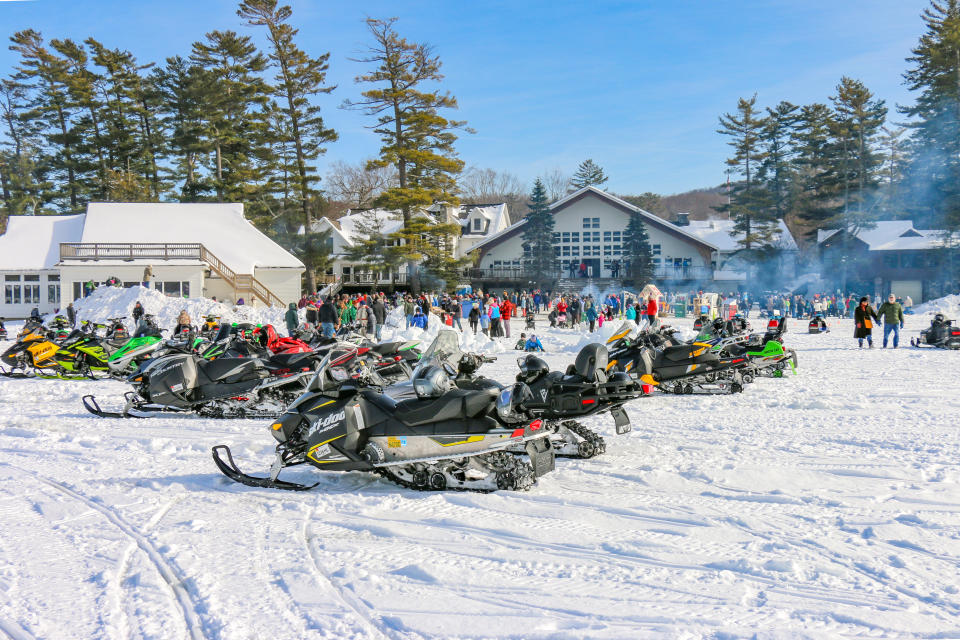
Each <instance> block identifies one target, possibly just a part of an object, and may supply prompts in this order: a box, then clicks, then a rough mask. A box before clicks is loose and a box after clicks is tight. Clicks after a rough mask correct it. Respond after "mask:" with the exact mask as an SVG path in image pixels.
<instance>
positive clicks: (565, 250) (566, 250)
mask: <svg viewBox="0 0 960 640" xmlns="http://www.w3.org/2000/svg"><path fill="white" fill-rule="evenodd" d="M561 255H564V256H569V255H570V245H568V244H565V245H563V253H562V254H561Z"/></svg>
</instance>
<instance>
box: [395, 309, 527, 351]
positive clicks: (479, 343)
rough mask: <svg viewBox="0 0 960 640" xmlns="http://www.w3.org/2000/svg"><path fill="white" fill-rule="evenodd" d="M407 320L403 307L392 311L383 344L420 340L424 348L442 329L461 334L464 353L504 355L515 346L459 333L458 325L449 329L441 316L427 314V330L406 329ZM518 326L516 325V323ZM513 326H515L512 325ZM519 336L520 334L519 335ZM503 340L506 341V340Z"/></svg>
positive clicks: (463, 332)
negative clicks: (441, 319)
mask: <svg viewBox="0 0 960 640" xmlns="http://www.w3.org/2000/svg"><path fill="white" fill-rule="evenodd" d="M406 324H407V320H406V318H405V317H404V315H403V307H397V308H395V309H393V310H391V311H390V312H389V313H388V314H387V321H386V323H385V324H384V327H383V333H382V334H381V338H382V341H383V342H392V341H394V340H419V341H420V343H421V345H422V346H423V347H426V346H427V345H428V344H430V343H431V342H433V339H434V338H436V337H437V333H439V332H440V329H442V328H443V329H453V330H454V331H457V333H459V334H460V348H461V349H462V350H463V351H468V352H470V353H484V354H487V355H489V354H492V353H504V352H506V351H509V350H510V348H511V347H512V346H513V343H512V342H511V344H509V345H508V344H506V342H510V341H509V340H507V341H506V342H503V343H501V342H498V341H496V340H492V339H490V338H488V337H487V336H485V335H483V334H482V333H477V335H473V332H472V331H469V330H467V331H462V332H461V331H458V330H457V327H456V325H454V326H453V327H448V326H446V325H444V324H443V323H442V322H440V318H439V316H436V315H434V314H432V313H430V314H427V328H426V330H424V329H420V328H418V327H410V328H409V329H405V328H404V327H406ZM461 324H463V326H464V328H467V327H468V324H467V321H466V319H462V320H461ZM514 324H516V323H514ZM511 326H513V325H511ZM517 335H518V336H519V334H517ZM503 340H506V339H505V338H504V339H503Z"/></svg>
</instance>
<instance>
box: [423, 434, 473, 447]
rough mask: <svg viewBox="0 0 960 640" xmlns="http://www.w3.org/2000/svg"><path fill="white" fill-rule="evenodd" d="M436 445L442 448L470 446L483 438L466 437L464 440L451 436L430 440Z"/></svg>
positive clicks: (460, 437)
mask: <svg viewBox="0 0 960 640" xmlns="http://www.w3.org/2000/svg"><path fill="white" fill-rule="evenodd" d="M430 439H431V440H433V441H434V442H436V443H437V444H439V445H441V446H444V447H452V446H454V445H458V444H470V443H471V442H480V441H482V440H483V436H467V438H466V439H464V438H463V437H462V436H451V437H447V438H430Z"/></svg>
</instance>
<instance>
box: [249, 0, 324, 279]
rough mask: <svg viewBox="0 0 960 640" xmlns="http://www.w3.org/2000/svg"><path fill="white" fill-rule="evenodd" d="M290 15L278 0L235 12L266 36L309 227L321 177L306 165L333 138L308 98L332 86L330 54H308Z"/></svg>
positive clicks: (310, 272) (279, 113) (279, 115)
mask: <svg viewBox="0 0 960 640" xmlns="http://www.w3.org/2000/svg"><path fill="white" fill-rule="evenodd" d="M292 13H293V12H292V11H291V9H290V7H289V6H286V5H284V6H280V7H277V0H244V1H243V2H241V3H240V8H239V9H238V10H237V15H239V16H240V17H241V18H245V19H246V20H247V23H248V24H250V25H253V26H264V27H266V28H267V34H268V35H267V38H268V40H269V41H270V45H271V47H272V49H271V51H270V54H269V58H270V61H271V63H272V65H273V67H274V68H275V69H276V70H277V74H276V76H275V78H274V83H275V84H274V90H273V95H274V96H275V97H276V98H277V99H278V100H279V105H278V106H277V107H276V108H275V109H274V110H273V113H274V115H275V117H276V119H277V120H278V121H279V124H280V126H281V128H283V129H285V130H287V131H288V132H289V140H290V141H291V142H292V144H293V150H294V151H295V160H296V164H295V167H294V168H295V176H296V193H297V196H298V199H299V201H300V210H301V212H302V216H303V224H304V225H305V227H306V228H307V229H310V228H311V227H312V225H313V219H312V218H313V216H312V212H311V210H310V207H309V203H310V201H311V200H312V199H315V198H316V191H315V187H314V185H315V183H316V182H317V181H319V180H320V177H319V175H318V174H317V170H316V166H314V165H311V164H310V163H311V162H313V161H315V160H316V159H317V157H318V156H319V155H320V154H322V153H324V152H325V151H326V149H324V146H323V145H325V144H327V143H329V142H333V141H335V140H336V139H337V134H336V132H335V131H334V130H333V129H330V128H327V127H326V126H325V125H324V121H323V118H322V117H321V115H320V107H319V105H316V104H313V103H311V99H312V98H314V97H315V96H318V95H322V94H326V93H330V92H331V91H333V89H334V87H332V86H327V84H326V77H327V69H328V67H329V64H328V61H329V59H330V54H329V53H324V54H321V55H319V56H317V57H310V56H309V55H307V54H306V52H304V51H303V50H302V49H300V48H299V47H298V46H297V45H296V43H294V37H295V36H296V35H297V32H298V30H297V29H295V28H294V27H292V26H291V25H290V24H289V22H288V21H289V19H290V16H291V15H292ZM285 151H286V149H284V148H281V149H279V152H280V154H279V156H278V157H279V158H280V160H281V161H284V160H285V159H286V158H287V155H286V154H285V153H284V152H285ZM288 166H289V165H288V164H287V163H286V162H284V166H283V169H282V172H283V173H288V172H289V170H288ZM285 177H286V176H285ZM308 249H309V247H308ZM307 288H308V289H309V290H310V291H314V290H315V283H314V268H313V264H312V253H311V252H310V251H309V250H308V251H307Z"/></svg>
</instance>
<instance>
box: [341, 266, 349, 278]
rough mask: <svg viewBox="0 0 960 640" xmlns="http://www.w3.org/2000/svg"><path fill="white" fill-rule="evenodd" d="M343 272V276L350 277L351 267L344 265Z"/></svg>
mask: <svg viewBox="0 0 960 640" xmlns="http://www.w3.org/2000/svg"><path fill="white" fill-rule="evenodd" d="M342 272H343V275H345V276H348V275H350V267H348V266H346V265H344V267H343V269H342Z"/></svg>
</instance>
